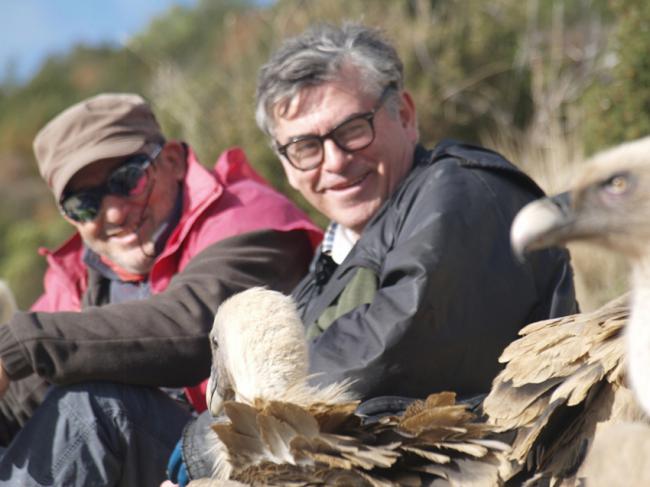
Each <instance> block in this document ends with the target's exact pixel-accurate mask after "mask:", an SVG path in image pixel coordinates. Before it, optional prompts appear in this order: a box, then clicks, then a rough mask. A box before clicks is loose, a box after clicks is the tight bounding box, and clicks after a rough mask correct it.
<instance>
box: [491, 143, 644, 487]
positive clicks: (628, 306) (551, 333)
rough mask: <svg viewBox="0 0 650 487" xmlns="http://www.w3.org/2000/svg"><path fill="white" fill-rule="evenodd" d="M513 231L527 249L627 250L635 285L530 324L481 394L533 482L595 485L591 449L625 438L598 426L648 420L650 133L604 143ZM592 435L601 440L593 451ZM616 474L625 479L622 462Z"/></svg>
mask: <svg viewBox="0 0 650 487" xmlns="http://www.w3.org/2000/svg"><path fill="white" fill-rule="evenodd" d="M511 240H512V245H513V248H514V250H515V252H516V253H518V254H519V255H522V256H523V255H524V254H525V253H527V252H530V251H533V250H537V249H542V248H545V247H548V246H552V245H562V244H565V243H567V242H569V241H578V240H580V241H585V242H591V243H593V244H595V245H599V246H602V247H604V248H606V249H610V250H613V251H616V252H620V253H622V254H623V255H624V256H625V257H626V258H627V259H628V260H629V263H630V267H631V269H632V271H631V272H632V276H631V282H632V290H631V293H630V294H629V295H624V296H621V297H620V298H618V299H615V300H614V301H612V302H610V303H608V304H606V305H605V306H603V307H602V308H600V309H599V310H597V311H594V312H591V313H583V314H577V315H574V316H568V317H564V318H560V319H554V320H547V321H543V322H540V323H535V324H532V325H529V326H528V327H526V328H524V329H523V330H522V331H521V335H522V338H520V339H518V340H517V341H515V342H513V343H512V344H511V345H510V346H508V347H507V348H506V350H505V351H504V353H503V354H502V356H501V358H500V360H501V361H502V362H505V363H506V367H505V369H504V370H503V371H502V372H501V373H500V374H499V375H498V376H497V378H496V379H495V381H494V383H493V388H492V391H491V392H490V394H489V396H488V397H487V398H486V400H485V403H484V411H485V412H486V413H487V414H488V416H489V418H490V419H491V421H493V422H494V423H496V424H497V425H499V426H500V427H501V428H503V429H504V430H512V431H515V432H516V437H515V440H514V444H513V449H512V453H511V458H510V459H511V461H512V462H513V465H514V468H513V472H512V474H513V475H514V474H515V473H516V472H517V471H518V470H522V471H523V472H527V473H526V475H530V474H531V473H532V474H533V477H532V479H529V483H530V484H531V485H536V484H535V482H536V481H540V482H541V479H546V480H547V481H549V480H550V483H551V485H574V482H575V483H578V482H580V481H581V480H580V479H582V478H587V480H588V485H596V482H599V481H598V480H596V477H597V476H599V475H600V474H597V475H596V474H595V473H594V472H595V469H594V464H595V463H597V461H595V460H594V459H593V458H592V454H593V455H594V456H596V455H597V456H599V457H600V458H603V454H602V450H603V447H602V445H603V444H605V443H609V444H610V445H611V446H610V448H614V449H617V448H620V446H619V445H617V444H616V443H614V444H612V442H608V441H607V440H601V441H600V442H599V441H598V437H599V435H600V436H601V437H602V435H603V433H601V432H602V431H609V432H611V431H613V430H614V429H615V428H617V427H618V425H620V424H622V423H625V424H627V422H630V421H631V422H636V423H639V422H641V425H639V427H642V428H645V426H646V425H645V423H646V422H647V416H646V413H648V412H650V299H648V298H650V137H647V138H644V139H640V140H638V141H635V142H631V143H627V144H623V145H621V146H618V147H616V148H614V149H610V150H609V151H606V152H604V153H601V154H600V155H598V156H596V157H595V158H593V160H592V161H591V163H590V164H588V165H586V166H585V167H584V170H583V171H582V173H581V174H579V175H578V177H577V179H576V181H575V183H574V184H573V185H572V188H571V189H570V190H569V191H567V192H565V193H562V194H559V195H556V196H553V197H549V198H543V199H541V200H538V201H535V202H533V203H530V204H529V205H527V206H526V207H524V208H523V209H522V210H521V211H520V213H519V214H518V215H517V217H516V218H515V221H514V223H513V227H512V230H511ZM621 428H626V426H621ZM594 437H595V438H596V441H595V444H596V445H599V444H600V446H599V447H597V448H594V449H593V453H592V451H591V450H589V448H590V446H591V445H592V444H593V443H594ZM645 443H646V444H647V443H648V442H647V441H646V442H645ZM597 452H601V453H597ZM612 453H614V451H612ZM648 454H650V451H649V450H645V452H644V453H643V454H640V455H639V456H642V457H646V456H647V455H648ZM585 457H586V458H587V460H586V461H584V465H583V460H584V459H585ZM612 458H616V456H615V455H612ZM618 458H620V456H618ZM628 463H629V462H628ZM645 463H646V462H645V461H643V462H642V463H638V464H637V467H642V466H643V465H645ZM610 467H611V468H614V469H617V466H616V464H614V465H612V464H611V462H610ZM641 470H643V469H642V468H641ZM646 474H647V469H646ZM520 475H522V473H520ZM614 475H616V474H614ZM618 475H619V479H621V481H623V480H622V478H623V477H620V476H621V475H625V472H624V470H622V467H620V466H619V467H618ZM519 478H520V479H521V478H523V477H519ZM597 485H604V484H602V483H599V484H597ZM627 485H632V484H627Z"/></svg>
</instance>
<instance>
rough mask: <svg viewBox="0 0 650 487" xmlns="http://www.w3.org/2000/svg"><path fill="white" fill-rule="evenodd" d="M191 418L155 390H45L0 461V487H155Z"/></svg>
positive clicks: (104, 385)
mask: <svg viewBox="0 0 650 487" xmlns="http://www.w3.org/2000/svg"><path fill="white" fill-rule="evenodd" d="M190 417H191V414H190V413H189V411H187V410H186V409H185V408H183V407H182V406H181V405H179V404H178V403H177V402H176V401H174V400H172V399H171V398H170V397H169V396H167V395H166V394H164V393H163V392H161V391H159V390H157V389H152V388H147V387H138V386H127V385H123V384H113V383H108V382H94V383H85V384H78V385H74V386H66V387H52V388H51V390H50V391H49V392H48V394H47V396H46V397H45V401H44V402H43V404H41V406H40V407H38V408H37V410H36V412H35V413H34V415H33V416H32V418H31V419H30V420H29V421H28V422H27V423H26V424H25V426H24V428H23V429H22V430H21V431H20V432H19V433H18V435H17V436H16V437H15V438H14V439H13V441H12V442H11V444H10V445H9V447H8V448H6V449H5V450H4V451H3V452H2V453H1V454H0V455H1V458H0V486H24V487H28V486H46V485H47V486H84V487H88V486H102V487H104V486H138V487H148V486H155V487H157V486H158V485H160V483H161V482H162V481H163V480H164V479H165V467H166V465H167V460H168V458H169V455H170V454H171V452H172V450H173V449H174V446H175V445H176V442H177V441H178V439H179V438H180V436H181V432H182V429H183V426H184V425H185V424H186V423H187V421H188V420H189V419H190Z"/></svg>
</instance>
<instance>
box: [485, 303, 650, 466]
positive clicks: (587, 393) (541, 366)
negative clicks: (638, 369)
mask: <svg viewBox="0 0 650 487" xmlns="http://www.w3.org/2000/svg"><path fill="white" fill-rule="evenodd" d="M627 301H628V296H622V297H620V298H618V299H616V300H614V301H612V302H610V303H608V304H606V305H605V306H603V307H602V308H600V309H598V310H596V311H594V312H591V313H585V314H577V315H572V316H567V317H564V318H559V319H553V320H546V321H542V322H538V323H533V324H531V325H529V326H527V327H525V328H524V329H523V330H522V331H521V335H522V337H521V338H520V339H518V340H516V341H515V342H513V343H512V344H510V345H509V346H508V347H507V348H506V349H505V351H504V352H503V354H502V356H501V358H500V361H501V362H506V367H505V369H504V370H503V371H502V372H501V373H500V374H499V375H498V376H497V377H496V378H495V380H494V382H493V387H492V391H491V392H490V394H489V395H488V397H487V398H486V399H485V401H484V404H483V408H484V411H485V413H486V414H487V415H488V416H489V419H490V421H491V422H492V423H494V424H495V425H497V427H499V428H500V429H501V430H502V431H513V432H515V438H514V442H513V445H512V451H511V452H510V460H511V461H512V462H513V466H514V468H513V471H512V472H511V473H510V474H509V475H510V476H514V475H515V474H516V473H517V472H520V471H525V472H526V476H530V475H533V476H534V478H536V479H539V478H542V477H544V478H551V479H564V478H569V477H572V476H573V475H574V474H575V472H576V470H577V468H578V467H579V466H580V463H581V462H582V460H583V459H584V455H585V453H586V451H587V447H588V446H589V444H590V442H591V440H592V438H593V435H594V432H595V428H596V426H597V425H598V424H599V423H603V422H608V421H614V420H622V419H636V418H639V417H641V416H642V413H641V410H640V409H639V408H638V407H637V405H636V402H635V401H634V398H633V395H632V394H631V392H630V390H629V389H628V388H627V386H626V385H625V378H624V356H625V345H624V340H623V333H622V332H623V328H624V326H625V324H626V323H627V320H628V317H629V307H628V304H627ZM520 475H521V474H520Z"/></svg>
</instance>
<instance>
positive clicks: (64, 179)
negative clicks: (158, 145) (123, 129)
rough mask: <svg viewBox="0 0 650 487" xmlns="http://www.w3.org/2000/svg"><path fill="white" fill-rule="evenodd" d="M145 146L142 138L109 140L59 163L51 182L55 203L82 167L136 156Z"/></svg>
mask: <svg viewBox="0 0 650 487" xmlns="http://www.w3.org/2000/svg"><path fill="white" fill-rule="evenodd" d="M146 144H147V141H146V140H145V139H143V137H142V136H140V135H139V136H136V137H134V136H129V137H122V138H115V137H113V138H111V139H109V140H105V141H103V142H101V143H98V144H96V145H94V146H93V147H92V149H88V150H87V151H84V152H83V153H81V154H78V155H77V156H76V157H74V158H69V159H66V160H63V161H60V166H61V168H60V169H59V170H58V171H56V179H55V180H53V181H52V182H51V186H52V193H54V198H55V199H56V201H57V203H58V202H59V201H60V199H61V195H62V194H63V190H64V189H65V187H66V185H67V184H68V182H69V181H70V179H72V177H73V176H74V175H75V174H76V173H77V172H79V171H80V170H81V169H83V168H84V167H86V166H88V165H90V164H93V163H95V162H99V161H101V160H104V159H112V158H115V157H126V156H130V155H132V154H136V153H137V152H138V151H139V150H140V149H142V148H143V147H144V146H145V145H146Z"/></svg>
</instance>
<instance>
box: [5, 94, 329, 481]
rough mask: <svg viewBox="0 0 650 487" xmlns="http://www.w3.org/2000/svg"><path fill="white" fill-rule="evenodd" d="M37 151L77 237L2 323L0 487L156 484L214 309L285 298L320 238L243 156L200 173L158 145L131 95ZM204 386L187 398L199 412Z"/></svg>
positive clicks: (54, 129)
mask: <svg viewBox="0 0 650 487" xmlns="http://www.w3.org/2000/svg"><path fill="white" fill-rule="evenodd" d="M34 151H35V154H36V159H37V161H38V166H39V170H40V173H41V175H42V176H43V179H44V180H45V181H46V183H47V184H48V186H49V187H50V189H51V190H52V193H53V194H54V198H55V200H56V202H57V205H58V207H59V209H60V211H61V213H62V215H63V217H64V218H65V219H66V220H67V221H68V222H69V223H70V224H71V225H72V226H73V227H74V229H75V230H76V233H75V235H74V236H73V237H72V238H71V239H70V240H69V241H67V242H66V243H65V244H63V245H62V246H61V247H60V248H59V249H58V250H56V251H54V252H50V251H46V252H45V255H46V258H47V261H48V269H47V272H46V275H45V278H44V288H45V290H44V293H43V295H42V296H41V297H40V298H39V299H38V300H37V301H36V303H35V304H34V305H33V307H32V308H31V310H30V311H29V312H18V313H16V314H15V315H14V316H13V318H12V319H11V320H10V321H9V322H8V323H6V324H4V325H3V326H1V327H0V395H1V396H2V399H1V400H0V442H1V443H2V445H3V446H5V447H6V446H7V445H9V448H7V449H6V450H5V452H4V454H3V455H2V457H1V460H0V484H1V485H33V484H34V485H156V484H157V483H159V482H160V481H161V480H162V478H163V476H164V464H165V462H166V460H167V457H168V455H169V453H170V452H171V449H172V448H173V446H174V444H175V442H176V440H177V438H178V436H179V434H180V431H181V428H182V426H183V425H184V424H185V423H186V422H187V420H188V418H189V417H190V412H189V406H187V403H186V402H185V401H183V400H182V397H178V396H179V395H181V393H180V389H177V388H181V387H184V386H193V385H196V384H200V383H201V381H203V380H204V379H205V378H206V377H207V376H208V374H209V368H210V349H209V344H208V338H207V337H208V333H209V331H210V328H211V326H212V320H213V316H214V313H215V311H216V309H217V307H218V306H219V304H220V303H221V302H222V301H223V300H224V299H225V298H227V297H228V296H230V295H232V294H233V293H236V292H238V291H240V290H244V289H247V288H249V287H252V286H267V287H269V288H273V289H277V290H280V291H284V292H289V291H290V290H291V289H292V288H293V286H294V285H295V284H296V283H297V282H298V280H299V279H300V278H301V277H302V275H304V273H305V272H306V270H307V265H308V262H309V260H310V258H311V254H312V251H313V248H314V246H315V245H316V244H317V243H318V242H319V240H320V237H321V234H320V231H319V230H318V229H317V228H316V227H315V226H313V225H312V224H311V223H310V222H309V221H308V220H307V218H306V217H305V215H304V214H303V213H302V212H300V211H299V210H298V209H297V208H296V207H295V206H294V205H293V204H291V203H290V202H289V201H288V200H287V199H286V198H285V197H283V196H281V195H280V194H278V193H277V192H275V191H274V190H272V189H271V188H270V187H269V186H268V185H267V184H266V183H265V182H264V181H263V180H262V179H261V178H260V177H259V176H258V175H257V174H256V173H255V172H254V170H253V169H252V168H251V167H250V166H249V165H248V163H247V161H246V158H245V155H244V154H243V152H242V151H241V150H239V149H230V150H228V151H226V152H225V153H223V154H222V155H221V156H220V158H219V160H218V161H217V164H216V166H215V169H214V170H212V171H210V170H207V169H206V168H204V167H203V166H201V165H200V164H199V163H198V161H197V159H196V157H195V156H194V154H193V152H192V150H191V149H190V147H189V146H188V145H187V144H185V143H183V142H179V141H167V140H165V138H164V136H163V134H162V132H161V129H160V127H159V125H158V123H157V121H156V119H155V117H154V115H153V113H152V111H151V109H150V107H149V105H148V104H147V103H146V102H145V101H144V100H143V99H142V98H141V97H140V96H138V95H133V94H102V95H98V96H95V97H93V98H90V99H87V100H84V101H82V102H80V103H78V104H76V105H74V106H72V107H70V108H69V109H67V110H65V111H64V112H62V113H61V114H59V115H58V116H56V117H55V118H54V119H53V120H52V121H50V122H49V123H48V124H47V125H46V126H45V127H44V128H43V129H42V130H41V131H40V132H39V134H38V135H37V137H36V138H35V141H34ZM160 387H165V388H168V389H166V390H165V392H161V390H160V389H159V388H160ZM204 390H205V389H204V388H201V387H200V386H199V387H195V388H192V389H188V390H187V391H186V392H187V394H186V396H187V397H189V399H190V401H192V402H193V406H194V408H195V409H196V410H197V411H201V410H202V409H205V400H204V395H203V391H204ZM170 396H172V397H170ZM125 404H129V407H128V408H125V407H124V405H125ZM125 409H128V411H129V414H122V411H124V410H125ZM30 418H31V419H30ZM107 425H110V426H107ZM46 440H47V441H46ZM99 443H103V445H107V444H108V445H109V448H108V449H103V450H102V451H101V453H100V452H98V451H97V450H95V449H94V445H96V444H99ZM107 451H108V452H110V453H107ZM98 457H101V458H98ZM63 458H66V459H72V460H71V461H68V462H63V461H61V459H63ZM53 459H54V460H53ZM91 459H92V460H97V461H91Z"/></svg>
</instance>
